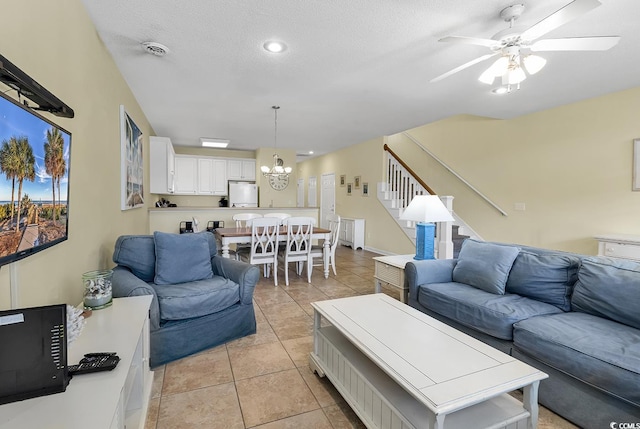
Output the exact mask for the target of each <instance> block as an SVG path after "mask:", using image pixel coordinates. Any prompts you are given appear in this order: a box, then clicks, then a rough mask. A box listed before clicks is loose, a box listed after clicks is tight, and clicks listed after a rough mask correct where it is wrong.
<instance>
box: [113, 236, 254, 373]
mask: <svg viewBox="0 0 640 429" xmlns="http://www.w3.org/2000/svg"><path fill="white" fill-rule="evenodd" d="M113 262H115V263H116V264H117V266H116V267H115V268H114V269H113V271H114V273H113V282H112V286H113V296H114V297H127V296H135V295H152V296H153V301H152V303H151V310H150V330H151V337H150V348H151V350H150V366H151V367H152V368H153V367H156V366H158V365H164V364H166V363H168V362H171V361H173V360H176V359H180V358H182V357H185V356H188V355H190V354H193V353H196V352H199V351H202V350H204V349H207V348H210V347H214V346H217V345H220V344H223V343H225V342H227V341H230V340H233V339H236V338H240V337H243V336H245V335H250V334H254V333H255V332H256V319H255V313H254V309H253V291H254V288H255V285H256V283H257V282H258V280H259V278H260V271H259V270H258V268H256V267H254V266H252V265H249V264H247V263H244V262H240V261H236V260H232V259H225V258H222V257H221V256H218V255H217V248H216V241H215V238H214V236H213V234H211V233H210V232H202V233H197V234H166V233H161V232H156V233H154V235H123V236H121V237H119V238H118V239H117V241H116V244H115V250H114V252H113Z"/></svg>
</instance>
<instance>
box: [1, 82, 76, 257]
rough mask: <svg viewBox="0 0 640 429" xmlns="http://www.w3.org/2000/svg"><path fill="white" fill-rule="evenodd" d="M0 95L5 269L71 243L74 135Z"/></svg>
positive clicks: (2, 247) (2, 255)
mask: <svg viewBox="0 0 640 429" xmlns="http://www.w3.org/2000/svg"><path fill="white" fill-rule="evenodd" d="M0 96H1V97H0V266H2V265H5V264H8V263H10V262H13V261H17V260H19V259H22V258H25V257H27V256H30V255H33V254H34V253H36V252H39V251H41V250H44V249H47V248H49V247H51V246H54V245H56V244H58V243H61V242H63V241H65V240H66V239H67V238H68V236H69V229H68V226H69V166H70V165H71V162H70V154H71V133H69V132H68V131H66V130H64V129H63V128H61V127H59V126H57V125H56V124H54V123H53V122H51V121H49V120H48V119H46V118H45V117H43V116H41V115H40V114H38V113H36V112H35V111H33V110H32V109H30V108H28V107H26V106H23V105H22V104H20V103H18V102H16V101H15V100H13V99H11V98H9V97H8V96H6V95H5V94H2V93H0Z"/></svg>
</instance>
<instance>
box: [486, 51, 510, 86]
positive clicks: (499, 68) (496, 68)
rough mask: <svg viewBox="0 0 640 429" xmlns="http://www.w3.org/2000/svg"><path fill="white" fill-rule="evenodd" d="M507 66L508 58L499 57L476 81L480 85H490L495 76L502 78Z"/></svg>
mask: <svg viewBox="0 0 640 429" xmlns="http://www.w3.org/2000/svg"><path fill="white" fill-rule="evenodd" d="M508 66H509V58H508V57H505V56H503V57H500V58H498V59H497V60H496V61H495V62H494V63H493V64H492V65H491V66H490V67H489V68H488V69H486V70H485V71H484V73H482V74H481V75H480V77H479V78H478V80H479V81H480V82H482V83H486V84H487V85H491V84H492V83H493V81H494V80H495V78H496V77H497V76H502V75H503V74H504V72H505V70H507V67H508Z"/></svg>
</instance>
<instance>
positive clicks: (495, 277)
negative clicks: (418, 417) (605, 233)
mask: <svg viewBox="0 0 640 429" xmlns="http://www.w3.org/2000/svg"><path fill="white" fill-rule="evenodd" d="M405 279H406V280H405V281H406V282H407V286H408V287H409V302H408V303H409V305H411V306H412V307H414V308H417V309H418V310H421V311H423V312H424V313H426V314H429V315H431V316H433V317H435V318H436V319H438V320H441V321H443V322H445V323H447V324H449V325H451V326H453V327H455V328H457V329H459V330H461V331H463V332H465V333H467V334H469V335H471V336H473V337H475V338H477V339H479V340H481V341H484V342H486V343H488V344H490V345H492V346H494V347H496V348H498V349H500V350H502V351H503V352H505V353H508V354H510V355H512V356H514V357H516V358H518V359H520V360H522V361H524V362H527V363H529V364H530V365H532V366H534V367H536V368H538V369H540V370H542V371H544V372H546V373H547V374H549V378H548V379H546V380H543V381H542V382H541V384H540V392H539V402H540V403H541V404H542V405H544V406H545V407H547V408H549V409H551V410H552V411H554V412H555V413H557V414H559V415H561V416H563V417H565V418H566V419H568V420H570V421H572V422H573V423H575V424H577V425H579V426H580V427H583V428H594V429H599V428H606V427H613V426H610V425H611V423H612V422H616V423H626V422H632V423H636V422H637V423H640V263H636V262H633V261H626V260H621V259H613V258H605V257H596V256H587V255H579V254H574V253H564V252H558V251H551V250H547V249H541V248H535V247H528V246H518V245H509V244H504V243H487V242H479V241H475V240H471V239H467V240H466V241H465V242H464V243H463V246H462V249H461V251H460V254H459V256H458V258H457V259H448V260H425V261H413V262H410V263H408V264H407V266H406V267H405ZM614 426H615V425H614ZM634 427H635V426H634Z"/></svg>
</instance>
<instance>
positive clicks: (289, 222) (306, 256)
mask: <svg viewBox="0 0 640 429" xmlns="http://www.w3.org/2000/svg"><path fill="white" fill-rule="evenodd" d="M284 224H285V225H286V227H287V243H286V246H285V248H284V250H281V251H280V259H281V260H282V261H283V263H284V266H283V269H284V282H285V284H286V285H287V286H289V262H295V263H296V274H298V275H300V274H302V267H303V266H304V264H305V263H306V264H307V281H308V282H309V283H311V257H310V255H311V247H312V246H311V236H312V234H313V218H310V217H290V218H287V219H285V220H284Z"/></svg>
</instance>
